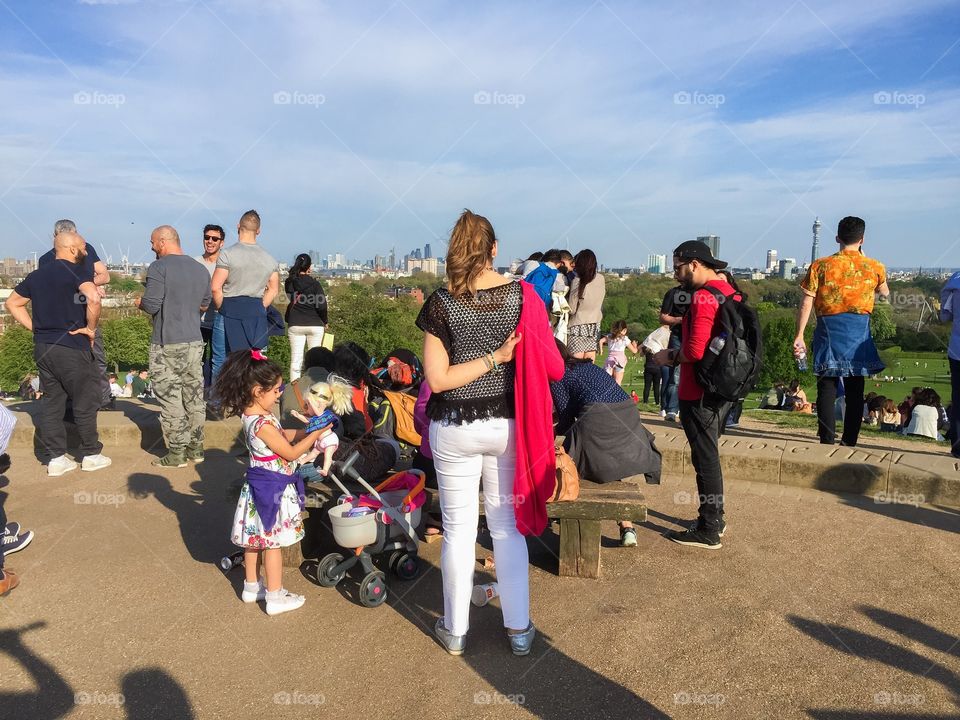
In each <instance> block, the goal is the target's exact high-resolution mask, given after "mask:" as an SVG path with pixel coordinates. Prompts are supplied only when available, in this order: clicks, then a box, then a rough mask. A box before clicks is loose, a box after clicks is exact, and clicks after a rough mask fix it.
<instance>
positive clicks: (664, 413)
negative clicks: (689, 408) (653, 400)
mask: <svg viewBox="0 0 960 720" xmlns="http://www.w3.org/2000/svg"><path fill="white" fill-rule="evenodd" d="M666 416H667V411H666V410H661V411H660V417H662V418H665V417H666Z"/></svg>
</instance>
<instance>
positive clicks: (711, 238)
mask: <svg viewBox="0 0 960 720" xmlns="http://www.w3.org/2000/svg"><path fill="white" fill-rule="evenodd" d="M697 240H699V241H700V242H702V243H706V244H707V247H708V248H710V254H711V255H713V256H714V257H715V258H718V257H720V237H719V236H718V235H700V236H699V237H698V238H697Z"/></svg>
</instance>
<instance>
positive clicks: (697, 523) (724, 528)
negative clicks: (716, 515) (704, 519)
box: [690, 518, 727, 537]
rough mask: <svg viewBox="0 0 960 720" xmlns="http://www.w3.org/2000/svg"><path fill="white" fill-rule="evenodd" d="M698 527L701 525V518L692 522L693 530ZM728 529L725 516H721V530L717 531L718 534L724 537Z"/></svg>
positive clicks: (691, 527)
mask: <svg viewBox="0 0 960 720" xmlns="http://www.w3.org/2000/svg"><path fill="white" fill-rule="evenodd" d="M698 527H700V518H697V519H696V520H694V521H693V522H692V523H690V529H691V530H696V529H697V528H698ZM726 531H727V521H726V520H724V519H723V518H720V530H719V531H718V532H717V535H719V536H720V537H723V534H724V533H725V532H726Z"/></svg>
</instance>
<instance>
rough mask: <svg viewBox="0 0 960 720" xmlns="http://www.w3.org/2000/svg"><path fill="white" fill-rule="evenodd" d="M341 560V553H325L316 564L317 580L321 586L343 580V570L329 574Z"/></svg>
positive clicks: (330, 585) (331, 585)
mask: <svg viewBox="0 0 960 720" xmlns="http://www.w3.org/2000/svg"><path fill="white" fill-rule="evenodd" d="M342 562H343V555H341V554H340V553H330V554H329V555H325V556H324V557H323V559H322V560H321V561H320V562H319V563H318V564H317V570H316V578H317V582H318V583H320V584H321V585H323V587H333V586H334V585H336V584H337V583H338V582H340V581H341V580H343V576H344V573H343V571H341V572H339V573H337V574H336V575H333V574H331V573H332V571H333V569H334V568H335V567H336V566H337V565H339V564H340V563H342Z"/></svg>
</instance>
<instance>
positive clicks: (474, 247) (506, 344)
mask: <svg viewBox="0 0 960 720" xmlns="http://www.w3.org/2000/svg"><path fill="white" fill-rule="evenodd" d="M496 254H497V240H496V236H495V235H494V232H493V227H492V226H491V225H490V222H489V221H488V220H487V219H486V218H484V217H482V216H479V215H474V214H473V213H472V212H470V211H469V210H467V211H464V213H463V214H462V215H461V216H460V219H459V221H458V222H457V224H456V226H455V227H454V229H453V232H452V234H451V237H450V244H449V247H448V249H447V278H448V282H449V285H448V287H447V288H441V289H439V290H437V291H436V292H434V293H433V294H432V295H431V296H430V297H429V298H428V299H427V301H426V303H424V306H423V308H422V309H421V311H420V315H419V317H418V318H417V326H418V327H420V329H421V330H423V331H424V332H425V334H426V337H425V340H424V350H423V355H424V371H425V374H426V377H427V382H428V383H429V384H430V388H431V389H432V390H433V395H432V396H431V398H430V400H429V402H428V403H427V415H428V417H429V418H430V435H429V437H430V448H431V450H432V452H433V462H434V466H435V467H436V471H437V485H438V488H439V491H440V508H441V512H442V515H443V545H442V547H441V557H440V570H441V573H442V575H443V607H444V613H443V615H442V616H441V617H440V618H439V619H438V620H437V624H436V627H435V629H434V632H435V634H436V636H437V639H438V640H439V641H440V643H441V644H442V645H443V646H444V648H445V649H446V650H447V652H449V653H450V654H452V655H460V654H462V653H463V650H464V647H465V646H466V634H467V629H468V627H469V615H470V593H471V591H472V589H473V568H474V565H475V558H474V547H475V545H476V541H477V521H478V519H479V502H478V497H479V492H480V485H481V481H482V485H483V504H484V511H485V513H486V518H487V525H488V527H489V528H490V535H491V537H492V539H493V554H494V560H495V562H496V566H497V581H498V584H499V590H500V599H501V606H502V607H503V624H504V627H505V628H506V630H507V635H508V638H509V640H510V645H511V648H512V649H513V652H514V653H515V654H517V655H526V654H528V653H529V652H530V647H531V645H532V644H533V638H534V635H535V634H536V630H535V628H534V626H533V624H532V623H531V622H530V585H529V578H528V568H529V560H528V557H527V544H526V540H525V539H524V537H523V536H522V535H521V534H520V532H519V531H518V530H517V521H516V516H515V513H514V506H513V499H514V498H513V483H514V471H515V466H516V445H515V429H514V419H513V418H514V415H515V409H514V377H515V368H514V362H513V360H514V348H515V346H516V344H517V342H518V340H519V338H518V337H517V334H516V332H515V331H516V328H517V323H518V322H519V319H520V308H521V298H522V291H521V288H520V284H519V283H517V282H513V281H509V280H507V279H506V278H504V277H503V276H501V275H499V274H498V273H496V272H495V271H494V270H493V258H494V257H495V256H496Z"/></svg>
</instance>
